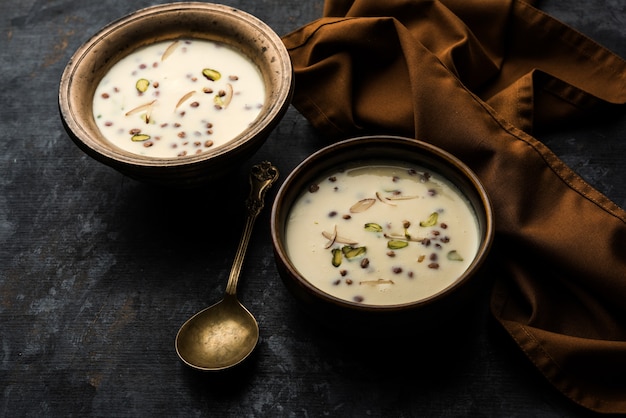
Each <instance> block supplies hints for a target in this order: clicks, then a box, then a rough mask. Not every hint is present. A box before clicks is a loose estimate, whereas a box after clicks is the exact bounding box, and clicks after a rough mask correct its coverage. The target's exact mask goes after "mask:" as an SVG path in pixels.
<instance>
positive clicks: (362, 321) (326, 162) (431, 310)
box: [271, 136, 494, 336]
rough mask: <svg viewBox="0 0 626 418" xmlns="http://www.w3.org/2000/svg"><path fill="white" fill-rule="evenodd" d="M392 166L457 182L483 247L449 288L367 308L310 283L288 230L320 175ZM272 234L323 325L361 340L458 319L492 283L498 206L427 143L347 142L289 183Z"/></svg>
mask: <svg viewBox="0 0 626 418" xmlns="http://www.w3.org/2000/svg"><path fill="white" fill-rule="evenodd" d="M367 161H373V162H380V161H391V162H398V163H408V164H414V165H419V166H422V167H425V168H426V169H427V170H432V171H433V172H437V173H439V174H440V175H442V176H444V177H445V178H447V179H448V180H449V181H451V182H452V183H453V184H454V185H455V186H456V187H457V188H458V189H459V190H460V191H461V192H462V193H463V194H464V195H465V197H466V198H467V199H468V201H469V202H470V204H471V206H472V208H473V210H474V212H475V215H476V219H477V223H478V231H479V236H480V238H479V248H478V251H477V254H476V255H475V257H474V259H473V261H472V262H471V264H470V266H469V267H468V268H467V270H466V271H465V272H464V273H463V274H462V275H461V276H460V277H459V278H458V279H457V280H456V281H455V282H454V283H453V284H452V285H450V286H449V287H447V288H445V289H444V290H442V291H440V292H439V293H436V294H433V295H432V296H429V297H426V298H424V299H421V300H417V301H414V302H409V303H403V304H397V305H366V304H363V303H358V302H352V301H347V300H344V299H340V298H338V297H336V296H333V295H331V294H329V293H326V292H324V291H322V290H320V289H319V288H317V287H316V286H314V285H313V284H311V282H309V280H307V278H306V277H304V276H303V275H302V274H301V273H300V272H299V271H298V269H297V268H296V267H295V266H294V264H293V263H292V261H291V260H290V258H289V255H288V251H287V248H286V243H285V231H286V228H287V222H288V219H289V214H290V210H291V207H292V206H293V205H294V203H295V202H296V200H297V199H298V198H299V196H300V195H301V194H302V193H303V191H305V190H307V189H308V187H309V186H310V185H311V184H313V183H314V182H315V181H316V179H318V178H319V177H320V176H322V175H325V174H327V173H328V172H329V171H331V170H336V169H339V168H341V167H343V166H345V165H346V164H349V163H351V162H365V163H366V162H367ZM271 235H272V245H273V250H274V256H275V261H276V265H277V269H278V272H279V274H280V277H281V279H282V281H283V283H284V284H285V286H286V287H287V289H288V290H289V291H290V293H291V294H293V296H294V297H295V299H296V301H297V304H298V305H299V306H301V307H302V308H303V309H304V311H305V312H307V313H308V314H310V315H311V316H312V317H314V318H315V319H317V320H319V323H320V324H323V325H324V326H329V327H330V328H332V329H334V330H338V331H342V332H343V331H347V332H348V333H351V332H356V333H359V334H360V335H374V336H376V335H386V334H389V333H392V334H397V333H402V332H416V331H419V330H427V329H430V328H432V327H433V326H437V325H438V324H441V323H443V321H447V320H450V319H452V318H453V317H454V315H458V312H459V311H460V309H461V308H462V307H464V306H467V305H468V304H469V302H470V301H472V300H476V298H477V297H478V294H479V293H480V292H479V290H480V289H484V288H485V287H486V286H485V284H486V277H485V276H486V275H485V274H484V265H485V264H486V263H485V260H486V259H487V256H488V254H489V251H490V248H491V244H492V241H493V236H494V226H493V214H492V208H491V203H490V200H489V197H488V195H487V192H486V191H485V188H484V187H483V185H482V184H481V182H480V180H479V179H478V177H477V176H476V175H475V174H474V173H473V172H472V171H471V170H470V169H469V168H468V167H467V166H466V165H465V164H464V163H463V162H461V161H460V160H459V159H457V158H456V157H454V156H453V155H451V154H449V153H447V152H445V151H443V150H441V149H440V148H437V147H435V146H433V145H430V144H428V143H425V142H422V141H418V140H414V139H408V138H401V137H395V136H369V137H360V138H353V139H348V140H344V141H341V142H337V143H335V144H333V145H330V146H327V147H325V148H323V149H321V150H319V151H317V152H316V153H314V154H312V155H311V156H309V157H308V158H306V159H305V160H304V161H303V162H302V163H300V164H299V165H298V166H297V167H296V168H295V169H294V170H293V171H292V172H291V173H290V174H289V176H288V177H287V178H286V179H285V181H284V183H283V184H282V186H281V188H280V189H279V191H278V193H277V195H276V199H275V201H274V204H273V207H272V213H271Z"/></svg>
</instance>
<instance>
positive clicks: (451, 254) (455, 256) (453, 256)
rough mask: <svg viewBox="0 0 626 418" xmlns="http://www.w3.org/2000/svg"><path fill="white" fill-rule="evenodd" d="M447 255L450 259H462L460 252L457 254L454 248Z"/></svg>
mask: <svg viewBox="0 0 626 418" xmlns="http://www.w3.org/2000/svg"><path fill="white" fill-rule="evenodd" d="M447 257H448V260H450V261H463V257H461V254H459V253H458V252H457V251H456V250H452V251H450V252H448V255H447Z"/></svg>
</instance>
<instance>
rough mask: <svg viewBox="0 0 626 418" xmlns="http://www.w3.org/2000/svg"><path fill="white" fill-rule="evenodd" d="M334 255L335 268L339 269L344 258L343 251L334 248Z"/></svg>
mask: <svg viewBox="0 0 626 418" xmlns="http://www.w3.org/2000/svg"><path fill="white" fill-rule="evenodd" d="M332 254H333V259H332V263H333V266H335V267H339V266H340V265H341V260H342V258H343V256H342V252H341V250H340V249H339V248H334V249H333V250H332Z"/></svg>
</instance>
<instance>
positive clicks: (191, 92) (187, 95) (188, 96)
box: [174, 90, 196, 110]
mask: <svg viewBox="0 0 626 418" xmlns="http://www.w3.org/2000/svg"><path fill="white" fill-rule="evenodd" d="M194 94H196V91H195V90H191V91H190V92H188V93H185V95H184V96H183V97H181V98H180V100H179V101H178V103H176V107H175V108H174V110H176V109H178V108H179V107H180V105H182V104H183V103H185V100H188V99H189V98H190V97H191V96H193V95H194Z"/></svg>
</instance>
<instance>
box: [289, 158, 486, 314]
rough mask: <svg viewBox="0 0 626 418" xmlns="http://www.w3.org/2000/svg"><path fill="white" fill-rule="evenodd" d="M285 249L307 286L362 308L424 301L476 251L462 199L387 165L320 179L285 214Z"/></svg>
mask: <svg viewBox="0 0 626 418" xmlns="http://www.w3.org/2000/svg"><path fill="white" fill-rule="evenodd" d="M285 234H286V249H287V252H288V254H289V258H290V259H291V261H292V263H293V265H294V267H295V268H296V269H297V270H298V271H299V272H300V274H301V275H302V276H303V277H305V278H306V279H307V280H308V281H309V282H310V283H311V284H312V285H314V286H315V287H317V288H319V289H321V290H322V291H324V292H326V293H328V294H331V295H333V296H335V297H338V298H341V299H344V300H347V301H352V302H358V303H362V304H368V305H394V304H403V303H408V302H413V301H418V300H421V299H424V298H427V297H429V296H431V295H434V294H435V293H438V292H439V291H441V290H443V289H445V288H446V287H448V286H450V285H451V284H453V283H454V282H455V281H456V280H457V279H458V278H459V277H460V276H461V275H462V274H463V272H464V271H465V270H467V268H468V267H469V265H470V264H471V263H472V261H473V259H474V257H475V256H476V254H477V252H478V248H479V239H480V237H479V229H478V223H477V220H476V216H475V213H474V211H473V208H472V206H471V205H470V203H469V201H468V200H467V199H466V197H465V196H464V195H463V194H462V193H461V192H460V191H459V190H458V188H456V187H455V186H454V185H453V184H451V183H450V182H449V181H448V180H446V179H445V178H443V177H442V176H441V175H439V174H438V173H435V172H431V171H428V170H425V169H423V168H421V167H417V166H415V167H413V166H408V165H406V166H405V165H404V164H398V163H395V162H384V161H383V162H380V163H378V162H376V163H369V162H368V163H362V164H355V165H352V166H347V167H346V168H345V169H341V170H337V171H336V172H332V173H328V175H325V176H322V177H321V178H319V179H318V180H317V181H316V182H315V183H314V184H311V185H310V186H309V187H308V190H305V191H303V193H302V195H301V196H299V197H298V199H297V200H296V201H295V203H294V205H293V207H292V208H291V210H290V213H289V217H288V220H287V224H286V231H285Z"/></svg>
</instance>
